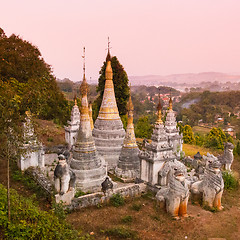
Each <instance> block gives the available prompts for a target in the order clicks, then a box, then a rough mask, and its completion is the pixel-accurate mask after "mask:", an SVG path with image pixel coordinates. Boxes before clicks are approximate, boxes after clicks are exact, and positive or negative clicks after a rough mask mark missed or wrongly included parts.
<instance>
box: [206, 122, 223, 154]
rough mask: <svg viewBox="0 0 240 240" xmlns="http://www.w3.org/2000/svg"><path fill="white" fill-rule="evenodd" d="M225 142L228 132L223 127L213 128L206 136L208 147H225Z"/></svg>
mask: <svg viewBox="0 0 240 240" xmlns="http://www.w3.org/2000/svg"><path fill="white" fill-rule="evenodd" d="M224 142H227V137H226V134H225V133H224V132H223V130H222V129H221V128H215V127H214V128H212V129H211V131H210V132H209V133H208V134H207V136H206V142H205V146H206V147H213V148H217V149H222V150H223V149H224Z"/></svg>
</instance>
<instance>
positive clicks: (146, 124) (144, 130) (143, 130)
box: [135, 116, 153, 139]
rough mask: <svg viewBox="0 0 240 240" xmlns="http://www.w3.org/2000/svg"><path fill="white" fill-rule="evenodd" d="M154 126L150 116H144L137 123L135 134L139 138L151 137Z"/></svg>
mask: <svg viewBox="0 0 240 240" xmlns="http://www.w3.org/2000/svg"><path fill="white" fill-rule="evenodd" d="M152 130H153V126H152V125H151V124H150V121H149V117H148V116H142V117H140V118H139V119H138V121H137V123H136V124H135V135H136V137H137V138H147V139H149V138H151V135H152Z"/></svg>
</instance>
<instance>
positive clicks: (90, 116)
mask: <svg viewBox="0 0 240 240" xmlns="http://www.w3.org/2000/svg"><path fill="white" fill-rule="evenodd" d="M89 118H90V124H91V129H92V130H93V128H94V125H93V118H92V103H91V102H90V103H89Z"/></svg>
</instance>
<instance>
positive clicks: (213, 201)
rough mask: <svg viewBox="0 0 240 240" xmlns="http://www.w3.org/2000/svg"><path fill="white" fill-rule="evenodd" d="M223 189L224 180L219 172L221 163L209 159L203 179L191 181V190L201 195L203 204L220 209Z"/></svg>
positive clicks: (194, 193)
mask: <svg viewBox="0 0 240 240" xmlns="http://www.w3.org/2000/svg"><path fill="white" fill-rule="evenodd" d="M223 189H224V181H223V178H222V173H221V163H220V162H219V161H218V160H216V159H209V160H208V162H207V164H206V168H205V171H204V177H203V180H201V181H197V182H195V183H193V184H192V186H191V192H192V194H193V195H197V196H201V195H202V198H203V199H202V200H203V205H205V206H208V207H210V208H212V207H214V208H217V209H218V210H222V209H223V207H222V205H221V198H222V194H223Z"/></svg>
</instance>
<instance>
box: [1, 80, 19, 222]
mask: <svg viewBox="0 0 240 240" xmlns="http://www.w3.org/2000/svg"><path fill="white" fill-rule="evenodd" d="M21 101H22V98H21V96H19V95H17V94H16V92H15V89H14V87H13V86H12V85H11V84H9V83H3V81H0V142H1V144H0V157H1V158H2V159H4V160H6V162H7V200H8V221H10V220H11V218H10V178H9V165H10V161H13V160H16V159H17V158H19V157H20V154H21V152H22V150H23V148H22V146H23V141H24V140H23V132H22V124H21V122H22V120H23V117H22V115H21V114H20V110H21Z"/></svg>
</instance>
